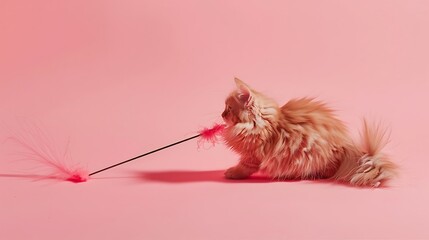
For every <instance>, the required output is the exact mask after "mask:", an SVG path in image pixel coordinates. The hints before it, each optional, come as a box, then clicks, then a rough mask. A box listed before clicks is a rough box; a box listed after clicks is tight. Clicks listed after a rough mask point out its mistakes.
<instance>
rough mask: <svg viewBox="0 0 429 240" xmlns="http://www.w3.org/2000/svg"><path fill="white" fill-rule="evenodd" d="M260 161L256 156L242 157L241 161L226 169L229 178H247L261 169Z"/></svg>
mask: <svg viewBox="0 0 429 240" xmlns="http://www.w3.org/2000/svg"><path fill="white" fill-rule="evenodd" d="M259 165H260V161H258V160H256V159H255V158H242V159H241V160H240V162H239V163H238V164H237V165H236V166H234V167H231V168H228V169H227V170H226V171H225V177H226V178H228V179H245V178H248V177H249V176H250V175H252V174H253V173H255V172H257V171H258V170H259Z"/></svg>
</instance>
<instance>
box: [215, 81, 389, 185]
mask: <svg viewBox="0 0 429 240" xmlns="http://www.w3.org/2000/svg"><path fill="white" fill-rule="evenodd" d="M235 83H236V86H237V88H236V89H235V90H234V91H233V92H232V93H231V94H230V95H229V96H228V97H227V98H226V100H225V110H224V111H223V113H222V118H223V120H224V122H225V124H226V128H225V130H224V132H223V138H224V141H225V143H226V145H227V146H228V147H229V148H231V149H232V150H233V151H235V152H236V153H238V154H239V155H240V160H239V163H238V164H237V165H236V166H234V167H231V168H229V169H227V170H226V171H225V173H224V175H225V177H226V178H228V179H245V178H248V177H250V176H251V175H252V174H253V173H255V172H258V171H261V172H263V173H265V174H267V175H268V176H269V177H271V178H273V179H279V180H306V179H330V180H335V181H339V182H343V183H347V184H351V185H354V186H362V187H379V186H381V185H384V184H385V183H386V182H387V181H388V180H390V179H392V178H393V177H394V176H395V175H396V173H397V166H396V164H394V163H393V162H391V161H390V160H389V159H388V157H387V156H386V155H385V154H383V153H382V152H381V150H382V148H383V147H384V146H385V145H386V144H387V142H388V140H389V139H388V134H387V131H386V130H385V129H383V128H382V127H381V126H380V125H376V124H372V125H371V124H368V122H367V121H366V120H364V121H363V130H362V133H361V137H362V144H360V145H358V144H356V143H355V142H354V141H353V140H352V139H351V137H350V136H349V134H348V132H347V128H346V126H345V124H344V123H343V122H342V121H340V120H339V119H337V118H336V116H335V115H334V111H333V110H332V109H331V108H329V107H328V106H327V105H326V104H325V103H323V102H321V101H316V100H315V99H313V98H300V99H292V100H290V101H288V102H287V103H286V104H285V105H283V106H282V107H279V105H278V104H277V103H276V102H275V101H274V100H272V99H271V98H269V97H267V96H265V95H263V94H262V93H260V92H258V91H256V90H254V89H252V88H251V87H249V85H247V84H246V83H244V82H243V81H241V80H240V79H238V78H235Z"/></svg>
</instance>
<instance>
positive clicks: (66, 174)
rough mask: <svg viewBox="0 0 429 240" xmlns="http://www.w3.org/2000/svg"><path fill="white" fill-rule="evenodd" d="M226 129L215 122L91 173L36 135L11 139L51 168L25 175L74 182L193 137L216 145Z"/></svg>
mask: <svg viewBox="0 0 429 240" xmlns="http://www.w3.org/2000/svg"><path fill="white" fill-rule="evenodd" d="M224 129H225V125H224V124H214V125H213V127H211V128H204V129H202V130H200V131H198V134H196V135H194V136H192V137H188V138H185V139H183V140H180V141H177V142H174V143H171V144H168V145H166V146H163V147H160V148H157V149H155V150H152V151H149V152H147V153H144V154H141V155H138V156H136V157H133V158H130V159H127V160H125V161H122V162H119V163H116V164H114V165H111V166H108V167H105V168H102V169H100V170H97V171H94V172H90V173H88V171H87V170H86V169H83V168H81V167H77V166H69V164H70V160H71V159H70V155H69V154H67V151H66V153H64V154H56V152H55V151H52V150H51V148H50V146H49V145H48V144H49V143H48V144H47V143H44V144H42V145H40V146H36V144H40V142H39V141H37V139H35V138H34V136H33V137H32V138H31V139H25V138H24V137H23V136H22V135H18V136H15V137H11V138H10V139H12V140H14V141H15V142H16V143H18V144H19V145H20V146H21V147H23V148H24V149H25V150H26V151H27V154H26V155H27V159H31V160H35V161H36V162H38V163H39V164H41V165H42V166H45V167H47V168H49V169H50V170H51V173H50V174H49V175H42V176H40V175H25V176H31V177H36V178H39V179H56V180H66V181H69V182H73V183H80V182H86V181H88V180H89V179H90V178H91V177H92V176H94V175H96V174H98V173H101V172H104V171H107V170H109V169H112V168H115V167H118V166H120V165H123V164H125V163H128V162H131V161H134V160H137V159H139V158H142V157H145V156H147V155H150V154H153V153H156V152H159V151H162V150H164V149H167V148H170V147H173V146H176V145H178V144H181V143H184V142H187V141H190V140H192V139H196V138H198V142H197V143H198V146H201V145H203V144H204V143H211V144H212V145H215V143H217V142H218V141H219V140H220V138H219V136H220V135H221V134H222V132H223V130H224ZM37 134H43V133H41V132H40V129H38V132H37ZM43 135H45V134H43ZM41 142H43V141H41Z"/></svg>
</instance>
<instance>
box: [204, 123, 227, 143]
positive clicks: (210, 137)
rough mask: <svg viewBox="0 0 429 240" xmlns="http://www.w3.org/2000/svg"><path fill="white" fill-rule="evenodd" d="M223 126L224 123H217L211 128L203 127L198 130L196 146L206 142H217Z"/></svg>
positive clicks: (223, 128)
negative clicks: (198, 136) (198, 135)
mask: <svg viewBox="0 0 429 240" xmlns="http://www.w3.org/2000/svg"><path fill="white" fill-rule="evenodd" d="M225 127H226V125H225V124H218V123H217V124H215V125H214V126H213V127H212V128H204V129H203V130H201V131H199V134H200V138H199V139H198V146H201V145H204V143H206V142H209V143H211V144H212V145H215V144H216V143H217V142H219V140H220V139H219V137H220V136H221V135H222V133H223V130H225Z"/></svg>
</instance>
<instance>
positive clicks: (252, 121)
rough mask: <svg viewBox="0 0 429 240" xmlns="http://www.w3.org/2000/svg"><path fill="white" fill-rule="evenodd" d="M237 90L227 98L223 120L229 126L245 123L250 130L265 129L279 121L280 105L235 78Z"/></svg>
mask: <svg viewBox="0 0 429 240" xmlns="http://www.w3.org/2000/svg"><path fill="white" fill-rule="evenodd" d="M235 84H236V89H235V90H234V91H233V92H232V93H231V94H230V95H229V96H228V97H227V98H226V100H225V110H224V111H223V113H222V118H223V119H224V121H225V123H226V124H227V125H228V126H234V125H236V124H238V123H245V124H246V125H247V127H248V128H252V129H256V128H264V127H265V126H267V125H269V124H271V123H272V122H273V121H275V120H276V119H277V115H278V111H279V108H278V105H277V103H276V102H275V101H273V100H272V99H270V98H268V97H266V96H264V95H263V94H261V93H259V92H257V91H255V90H253V89H252V88H250V87H249V86H248V85H247V84H246V83H244V82H243V81H241V80H240V79H238V78H235Z"/></svg>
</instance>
